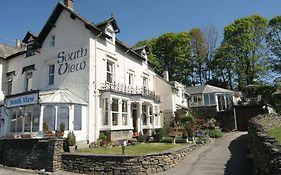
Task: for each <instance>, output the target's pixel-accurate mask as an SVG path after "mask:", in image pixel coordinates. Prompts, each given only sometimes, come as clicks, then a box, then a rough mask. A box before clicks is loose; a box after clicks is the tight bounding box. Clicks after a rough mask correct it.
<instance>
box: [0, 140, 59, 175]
mask: <svg viewBox="0 0 281 175" xmlns="http://www.w3.org/2000/svg"><path fill="white" fill-rule="evenodd" d="M63 144H64V140H62V139H49V140H46V139H3V140H0V163H1V164H3V165H5V166H11V167H19V168H25V169H34V170H39V169H45V170H46V171H50V172H54V171H58V170H60V169H61V156H62V153H63Z"/></svg>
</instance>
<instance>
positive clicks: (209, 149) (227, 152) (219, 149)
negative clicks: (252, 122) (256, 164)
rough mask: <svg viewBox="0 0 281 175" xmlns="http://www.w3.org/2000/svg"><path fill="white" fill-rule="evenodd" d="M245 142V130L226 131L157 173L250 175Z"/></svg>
mask: <svg viewBox="0 0 281 175" xmlns="http://www.w3.org/2000/svg"><path fill="white" fill-rule="evenodd" d="M246 144H247V132H232V133H226V134H224V136H223V137H222V138H219V139H216V140H214V141H212V142H211V143H209V144H207V145H204V146H201V147H200V148H198V149H197V150H195V151H193V152H192V153H191V154H190V155H188V157H187V158H186V159H184V160H183V161H181V162H180V163H179V164H178V165H176V166H175V167H173V168H171V169H169V170H168V171H165V172H161V173H158V174H157V175H171V174H173V175H251V161H250V160H249V159H248V158H247V147H246Z"/></svg>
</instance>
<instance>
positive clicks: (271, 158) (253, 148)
mask: <svg viewBox="0 0 281 175" xmlns="http://www.w3.org/2000/svg"><path fill="white" fill-rule="evenodd" d="M278 126H281V116H279V115H276V114H263V115H258V116H257V117H254V118H252V119H251V120H250V121H249V126H248V132H249V140H248V148H249V151H250V153H251V157H252V159H253V174H254V175H281V144H279V143H278V141H276V140H275V139H274V138H272V137H270V136H269V135H268V134H267V130H268V129H270V128H274V127H278Z"/></svg>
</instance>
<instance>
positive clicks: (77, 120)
mask: <svg viewBox="0 0 281 175" xmlns="http://www.w3.org/2000/svg"><path fill="white" fill-rule="evenodd" d="M81 129H82V106H80V105H75V106H74V130H81Z"/></svg>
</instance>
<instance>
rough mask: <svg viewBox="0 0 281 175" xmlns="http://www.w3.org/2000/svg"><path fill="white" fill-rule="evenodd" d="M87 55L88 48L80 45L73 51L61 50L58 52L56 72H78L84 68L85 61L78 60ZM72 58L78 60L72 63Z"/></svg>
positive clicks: (60, 73)
mask: <svg viewBox="0 0 281 175" xmlns="http://www.w3.org/2000/svg"><path fill="white" fill-rule="evenodd" d="M87 55H88V50H87V49H86V48H83V47H81V48H80V49H78V50H77V51H75V52H70V53H65V52H64V51H61V52H59V53H58V61H57V63H58V64H59V68H58V74H59V75H62V74H65V73H71V72H78V71H81V70H83V69H85V68H86V61H83V60H82V61H80V59H81V58H83V57H85V56H87ZM74 60H79V62H75V63H73V61H74Z"/></svg>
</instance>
